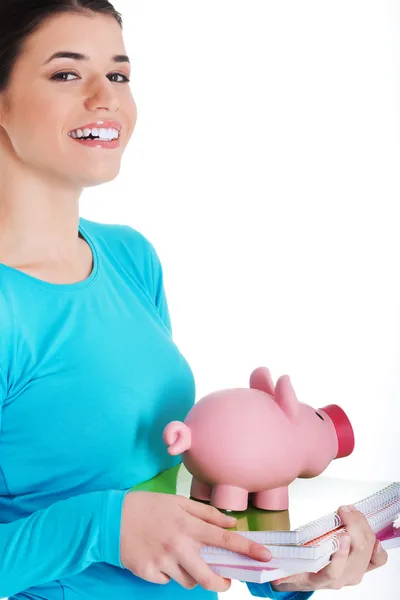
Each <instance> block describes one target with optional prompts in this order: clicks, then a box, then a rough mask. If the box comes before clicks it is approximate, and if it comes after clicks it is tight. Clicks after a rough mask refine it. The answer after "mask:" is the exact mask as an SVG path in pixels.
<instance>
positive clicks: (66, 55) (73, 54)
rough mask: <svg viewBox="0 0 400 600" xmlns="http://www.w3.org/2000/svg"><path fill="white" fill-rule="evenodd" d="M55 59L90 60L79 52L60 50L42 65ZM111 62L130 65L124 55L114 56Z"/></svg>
mask: <svg viewBox="0 0 400 600" xmlns="http://www.w3.org/2000/svg"><path fill="white" fill-rule="evenodd" d="M55 58H72V59H74V60H90V57H89V56H86V54H80V53H79V52H69V51H66V50H60V51H59V52H55V53H54V54H52V55H51V56H50V58H48V59H47V60H46V61H45V62H44V63H43V64H44V65H47V64H48V63H49V62H50V61H52V60H54V59H55ZM111 60H112V61H113V62H116V63H123V62H127V63H130V60H129V57H128V56H126V54H117V55H116V56H113V57H112V59H111Z"/></svg>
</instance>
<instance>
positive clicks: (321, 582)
mask: <svg viewBox="0 0 400 600" xmlns="http://www.w3.org/2000/svg"><path fill="white" fill-rule="evenodd" d="M350 545H351V538H350V536H349V535H347V534H342V535H340V547H339V549H338V550H336V552H334V554H333V555H332V557H331V562H330V563H329V565H326V567H325V568H324V569H321V571H319V572H318V573H312V574H311V575H310V579H311V580H312V582H313V584H316V586H317V588H323V587H325V586H327V585H328V584H329V583H330V582H332V581H339V580H340V578H341V577H342V575H343V573H344V570H345V568H346V565H347V560H348V558H349V553H350Z"/></svg>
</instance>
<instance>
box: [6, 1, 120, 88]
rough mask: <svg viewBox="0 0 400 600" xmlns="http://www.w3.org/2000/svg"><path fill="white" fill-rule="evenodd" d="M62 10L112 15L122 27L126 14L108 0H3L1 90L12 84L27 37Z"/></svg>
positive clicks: (63, 11)
mask: <svg viewBox="0 0 400 600" xmlns="http://www.w3.org/2000/svg"><path fill="white" fill-rule="evenodd" d="M60 13H80V14H90V13H100V14H104V15H111V16H113V17H114V18H115V19H116V21H117V22H118V23H119V25H120V27H121V29H122V17H121V15H120V13H119V12H118V11H117V10H115V8H114V7H113V5H112V4H111V3H110V2H108V0H0V93H1V92H4V91H5V90H6V89H7V87H8V84H9V81H10V77H11V73H12V71H13V68H14V65H15V62H16V60H17V59H18V57H19V56H20V55H21V54H22V53H23V50H24V42H25V40H26V38H27V37H28V36H29V35H31V34H32V33H33V32H34V31H36V29H38V28H39V27H40V25H42V23H43V22H44V21H45V20H46V19H47V18H49V17H51V16H53V15H56V14H60Z"/></svg>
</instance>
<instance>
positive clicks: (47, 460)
mask: <svg viewBox="0 0 400 600" xmlns="http://www.w3.org/2000/svg"><path fill="white" fill-rule="evenodd" d="M79 234H80V236H81V237H82V238H83V239H84V240H86V242H87V243H88V244H89V246H90V248H91V250H92V255H93V268H92V271H91V273H90V275H89V277H88V278H87V279H85V280H83V281H80V282H77V283H72V284H54V283H50V282H46V281H42V280H40V279H37V278H35V277H33V276H30V275H28V274H26V273H23V272H21V271H19V270H16V269H14V268H12V267H9V266H8V265H4V264H1V263H0V330H1V335H0V401H1V402H0V407H1V410H0V521H1V522H0V597H7V596H8V597H9V598H10V599H12V600H22V599H24V600H30V599H32V600H33V599H35V600H36V599H38V598H40V599H44V600H114V599H116V598H118V600H132V599H133V598H137V599H139V598H140V600H142V599H145V598H146V599H152V598H154V599H155V598H157V600H167V599H171V600H172V599H173V600H185V599H186V600H196V599H197V600H215V599H216V598H217V594H215V593H213V592H208V591H206V590H204V589H203V588H201V586H199V585H198V586H196V587H195V588H194V589H192V590H186V589H185V588H183V587H181V586H180V585H179V584H178V583H176V582H175V581H173V580H172V581H171V582H170V583H168V584H167V585H159V584H154V583H151V582H148V581H145V580H143V579H140V578H138V577H136V576H135V575H134V574H133V573H132V572H131V571H129V570H128V569H126V568H124V567H123V566H122V564H121V557H120V524H121V515H122V505H123V500H124V497H125V494H126V493H127V492H128V490H129V489H130V488H131V487H132V486H134V485H136V484H138V483H141V482H143V481H147V480H148V479H151V478H152V477H154V476H155V475H157V474H158V473H160V472H161V471H164V470H165V469H168V468H171V467H173V466H174V465H175V464H178V463H179V462H180V461H181V458H180V457H171V456H170V455H169V454H168V452H167V449H166V446H165V444H164V443H163V440H162V432H163V429H164V427H165V425H166V424H167V423H168V422H169V421H171V420H174V419H177V420H183V419H184V418H185V416H186V414H187V412H188V411H189V410H190V408H191V406H192V405H193V403H194V401H195V382H194V378H193V373H192V371H191V369H190V367H189V364H188V363H187V361H186V360H185V358H184V356H183V355H182V354H181V353H180V351H179V350H178V348H177V346H176V345H175V343H174V341H173V339H172V331H171V322H170V316H169V312H168V306H167V300H166V296H165V291H164V285H163V274H162V267H161V264H160V260H159V258H158V255H157V252H156V250H155V248H154V246H153V245H152V244H151V243H150V242H149V241H148V240H147V239H146V238H145V237H144V236H143V234H141V233H139V232H138V231H137V230H135V229H133V228H131V227H129V226H127V225H110V224H103V223H96V222H94V221H89V220H87V219H83V218H81V219H80V221H79ZM133 535H134V534H133ZM245 589H246V588H245V587H244V590H245ZM248 589H249V590H250V591H251V593H252V594H253V595H256V594H258V595H260V594H261V595H264V596H266V597H270V598H274V597H279V598H282V599H284V598H286V597H287V596H288V595H287V594H283V593H279V594H276V593H274V592H273V591H272V589H271V587H270V585H269V584H264V585H255V586H254V585H251V584H249V586H248ZM309 595H310V594H304V598H308V596H309ZM297 596H298V594H289V597H297Z"/></svg>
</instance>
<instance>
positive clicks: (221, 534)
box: [120, 491, 271, 592]
mask: <svg viewBox="0 0 400 600" xmlns="http://www.w3.org/2000/svg"><path fill="white" fill-rule="evenodd" d="M234 525H235V520H234V522H232V520H231V518H230V517H228V516H227V515H225V514H224V513H222V512H220V511H219V510H218V509H217V508H215V507H213V506H211V505H209V504H203V503H201V502H196V501H195V500H190V499H188V498H185V497H184V496H181V495H178V496H175V495H172V494H162V493H157V492H142V491H140V492H139V491H138V492H129V493H128V494H126V496H125V499H124V505H123V509H122V519H121V548H120V556H121V563H122V565H123V566H124V567H125V568H127V569H129V570H130V571H132V573H134V574H135V575H137V576H138V577H140V578H141V579H146V580H147V581H150V582H152V583H161V584H164V583H168V582H169V581H170V580H171V579H175V581H177V582H178V583H179V584H180V585H181V586H183V587H184V588H187V589H191V588H194V587H195V586H196V585H197V583H199V584H200V585H201V586H202V587H203V588H204V589H206V590H212V591H214V592H225V591H226V590H228V589H229V587H230V585H231V580H230V579H225V578H224V577H221V576H219V575H217V574H216V573H214V571H212V569H211V568H210V567H209V565H207V563H206V562H205V561H204V560H203V558H202V557H201V555H200V550H201V548H202V546H218V547H220V548H227V549H228V550H233V551H234V552H239V553H240V554H245V555H247V556H249V557H250V558H253V559H255V560H259V561H264V562H266V561H268V560H270V558H271V553H270V552H269V550H266V549H265V548H264V546H262V545H261V544H257V543H256V542H252V541H251V540H247V539H246V538H244V537H243V536H241V535H240V534H239V533H236V532H234V531H227V530H226V529H223V527H234Z"/></svg>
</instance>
